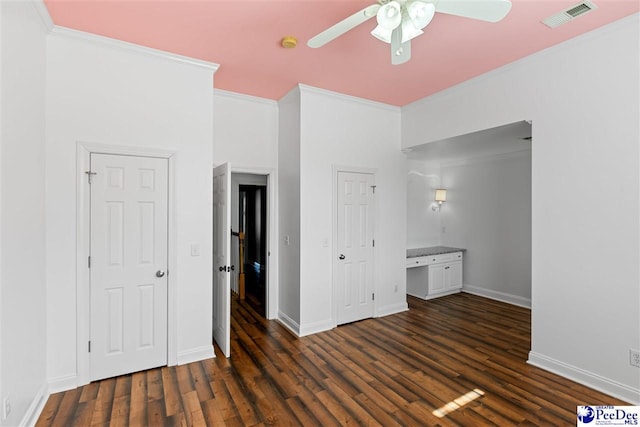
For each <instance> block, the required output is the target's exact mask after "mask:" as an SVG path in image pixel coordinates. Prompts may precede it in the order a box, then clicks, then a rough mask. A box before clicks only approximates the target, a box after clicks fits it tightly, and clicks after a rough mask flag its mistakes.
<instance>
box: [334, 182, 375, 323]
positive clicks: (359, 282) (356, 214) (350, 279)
mask: <svg viewBox="0 0 640 427" xmlns="http://www.w3.org/2000/svg"><path fill="white" fill-rule="evenodd" d="M373 178H374V177H373V175H372V174H368V173H353V172H338V189H337V191H338V203H337V205H338V206H337V207H338V212H337V214H338V221H337V224H338V233H337V238H338V242H337V254H336V257H337V260H336V264H334V265H336V266H337V272H336V276H335V280H336V286H335V289H336V307H337V308H336V317H337V323H338V324H339V325H341V324H344V323H349V322H354V321H356V320H361V319H365V318H368V317H371V316H372V315H373V244H374V243H373V239H374V237H373V230H374V220H375V209H374V203H373V201H374V195H373V193H374V179H373Z"/></svg>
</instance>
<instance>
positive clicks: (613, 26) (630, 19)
mask: <svg viewBox="0 0 640 427" xmlns="http://www.w3.org/2000/svg"><path fill="white" fill-rule="evenodd" d="M639 18H640V13H634V14H631V15H629V16H625V17H624V18H620V19H618V20H617V21H614V22H611V23H609V24H607V25H604V26H602V27H599V28H596V29H595V30H591V31H589V32H587V33H583V34H580V35H578V36H575V37H573V38H571V39H568V40H565V41H563V42H562V43H559V44H556V45H553V46H550V47H548V48H546V49H543V50H541V51H539V52H536V53H533V54H531V55H528V56H525V57H524V58H520V59H518V60H516V61H514V62H510V63H508V64H506V65H503V66H502V67H499V68H496V69H494V70H491V71H488V72H486V73H484V74H481V75H479V76H476V77H473V78H471V79H469V80H465V81H463V82H461V83H458V84H457V85H455V86H451V87H449V88H446V89H443V90H441V91H439V92H436V93H433V94H431V95H427V96H425V97H424V98H421V99H418V100H417V101H414V102H412V103H409V104H407V105H405V106H403V107H402V111H403V112H405V111H413V110H416V109H419V108H421V107H422V106H423V105H424V104H428V103H430V102H432V101H434V100H437V99H440V98H447V97H449V96H451V95H455V94H456V93H459V92H461V91H462V92H464V91H466V90H467V89H468V88H469V87H470V86H475V85H477V84H478V83H481V82H483V81H485V80H489V79H492V78H494V77H496V76H499V75H501V74H504V73H507V72H509V71H511V70H513V69H521V68H523V67H524V68H526V67H528V64H529V63H530V62H532V61H536V60H538V59H539V58H543V57H545V56H547V55H551V54H554V53H557V52H561V51H563V50H565V49H569V48H571V47H573V46H575V45H578V44H582V43H586V42H589V41H590V40H593V39H594V38H598V37H601V36H603V35H607V34H610V33H613V32H615V31H618V30H619V29H621V28H623V27H625V26H627V25H633V24H635V25H636V26H637V25H638V20H639Z"/></svg>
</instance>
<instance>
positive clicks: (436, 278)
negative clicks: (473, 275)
mask: <svg viewBox="0 0 640 427" xmlns="http://www.w3.org/2000/svg"><path fill="white" fill-rule="evenodd" d="M427 269H428V272H429V273H428V275H427V289H428V291H429V292H428V294H429V295H433V294H436V293H441V292H447V291H452V290H455V291H458V290H460V289H461V288H462V261H453V262H442V263H439V264H432V265H430V266H428V267H427Z"/></svg>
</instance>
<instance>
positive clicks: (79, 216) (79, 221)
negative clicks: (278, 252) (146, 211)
mask: <svg viewBox="0 0 640 427" xmlns="http://www.w3.org/2000/svg"><path fill="white" fill-rule="evenodd" d="M92 153H93V154H113V155H120V156H140V157H157V158H162V159H167V161H168V168H169V170H168V188H167V190H168V192H167V196H168V199H167V200H168V206H167V207H168V209H167V216H168V218H167V219H168V222H167V225H168V233H167V240H168V241H167V261H168V262H167V272H168V274H167V365H168V366H172V365H176V364H177V363H178V345H177V343H178V335H177V326H178V322H177V320H178V318H177V313H178V311H177V301H178V298H177V287H176V277H177V274H176V272H177V268H176V266H177V247H176V242H177V234H176V230H177V227H176V212H175V203H174V202H175V175H174V171H175V154H176V153H177V151H175V150H166V149H158V148H149V147H127V146H118V145H107V144H99V143H90V142H81V141H79V142H77V145H76V357H77V359H76V360H77V362H76V370H77V372H76V382H77V386H81V385H84V384H88V383H89V382H90V381H91V376H90V373H91V370H90V357H89V352H88V347H87V346H88V342H89V337H90V332H91V329H90V321H91V312H90V307H91V294H90V292H89V290H90V286H91V277H90V271H89V268H88V265H87V263H88V258H89V254H90V249H91V246H90V237H91V228H90V225H91V223H90V219H91V193H90V186H89V183H88V180H87V175H86V173H85V172H86V171H88V170H89V165H90V161H91V154H92Z"/></svg>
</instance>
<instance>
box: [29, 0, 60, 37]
mask: <svg viewBox="0 0 640 427" xmlns="http://www.w3.org/2000/svg"><path fill="white" fill-rule="evenodd" d="M31 4H32V5H33V7H35V9H36V12H38V16H39V17H40V21H41V22H42V25H43V26H44V30H45V32H47V33H50V32H51V30H53V28H54V27H55V25H54V24H53V19H51V15H50V14H49V9H48V8H47V5H46V4H44V0H32V2H31Z"/></svg>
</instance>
